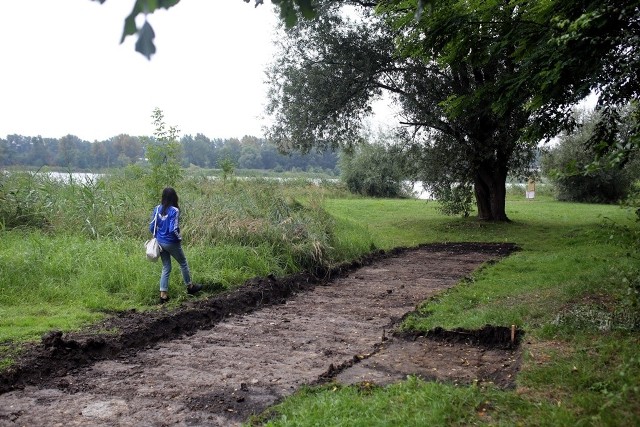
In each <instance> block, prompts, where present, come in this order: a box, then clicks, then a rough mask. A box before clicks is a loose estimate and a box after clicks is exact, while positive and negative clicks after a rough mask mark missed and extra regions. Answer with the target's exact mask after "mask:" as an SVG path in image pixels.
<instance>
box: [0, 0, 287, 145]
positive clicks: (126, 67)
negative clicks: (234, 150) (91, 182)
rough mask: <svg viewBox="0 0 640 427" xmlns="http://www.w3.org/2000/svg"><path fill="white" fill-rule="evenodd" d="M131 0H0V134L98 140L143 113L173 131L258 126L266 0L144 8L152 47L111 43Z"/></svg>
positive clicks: (266, 52) (137, 124)
mask: <svg viewBox="0 0 640 427" xmlns="http://www.w3.org/2000/svg"><path fill="white" fill-rule="evenodd" d="M133 3H134V0H107V1H106V2H105V3H104V4H102V5H101V4H100V3H99V2H96V1H90V0H1V1H0V61H1V62H0V64H1V65H0V137H1V138H4V137H6V135H8V134H20V135H25V136H37V135H41V136H43V137H52V138H59V137H61V136H64V135H67V134H72V135H76V136H78V137H79V138H81V139H84V140H88V141H94V140H104V139H107V138H110V137H112V136H116V135H118V134H121V133H126V134H129V135H134V136H140V135H151V134H153V126H152V119H151V113H152V111H153V109H154V108H155V107H158V108H160V109H161V110H163V112H164V114H165V122H166V124H167V125H170V126H177V127H178V129H179V130H180V132H181V135H184V134H191V135H195V134H196V133H203V134H205V135H206V136H208V137H210V138H229V137H238V138H240V137H242V136H244V135H254V136H262V134H263V132H262V125H263V124H264V123H265V121H264V120H263V119H262V118H261V116H263V114H264V113H263V112H264V104H265V102H266V96H265V93H266V85H265V84H264V82H265V79H266V78H265V75H264V70H265V65H266V64H268V62H269V60H270V59H271V58H272V55H273V49H272V39H273V34H274V27H275V24H276V21H277V16H276V14H275V13H274V12H273V9H272V8H273V6H272V5H271V2H268V1H267V2H265V3H264V5H262V6H260V7H258V8H254V2H253V1H251V2H250V3H245V2H244V1H242V0H184V1H181V2H180V3H179V4H178V5H176V6H174V7H173V8H171V9H169V10H168V11H166V10H160V11H157V12H155V13H154V14H152V15H150V16H149V22H150V23H151V25H152V26H153V28H154V30H155V33H156V38H155V44H156V48H157V52H156V54H155V55H154V56H153V57H152V59H151V61H148V60H147V59H146V58H145V57H144V56H142V55H141V54H139V53H137V52H135V49H134V43H135V36H130V37H128V38H127V41H125V43H123V44H120V43H119V42H120V37H121V35H122V28H123V25H124V19H125V17H126V16H127V15H128V14H129V13H130V11H131V9H132V7H133Z"/></svg>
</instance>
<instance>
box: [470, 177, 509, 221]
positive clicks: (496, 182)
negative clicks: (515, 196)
mask: <svg viewBox="0 0 640 427" xmlns="http://www.w3.org/2000/svg"><path fill="white" fill-rule="evenodd" d="M499 169H501V168H499ZM506 182H507V172H506V170H496V169H493V168H491V167H483V168H481V169H480V170H479V171H478V172H477V173H476V176H475V179H474V191H475V196H476V204H477V205H478V219H481V220H483V221H509V218H508V217H507V212H506V210H505V206H506V196H507V190H506Z"/></svg>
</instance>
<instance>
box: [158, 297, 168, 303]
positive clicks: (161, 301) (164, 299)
mask: <svg viewBox="0 0 640 427" xmlns="http://www.w3.org/2000/svg"><path fill="white" fill-rule="evenodd" d="M167 301H169V296H166V297H164V298H163V297H160V304H164V303H166V302H167Z"/></svg>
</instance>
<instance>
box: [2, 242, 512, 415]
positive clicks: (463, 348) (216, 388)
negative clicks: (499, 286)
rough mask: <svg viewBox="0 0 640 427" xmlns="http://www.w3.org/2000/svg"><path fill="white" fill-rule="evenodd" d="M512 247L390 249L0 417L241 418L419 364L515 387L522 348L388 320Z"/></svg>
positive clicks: (11, 401)
mask: <svg viewBox="0 0 640 427" xmlns="http://www.w3.org/2000/svg"><path fill="white" fill-rule="evenodd" d="M512 249H513V248H511V249H505V248H504V247H500V246H499V245H494V246H491V245H466V246H465V245H451V246H447V245H441V246H437V247H429V246H427V247H422V248H419V249H415V250H407V251H404V252H400V253H398V254H396V255H393V256H389V257H386V258H382V259H380V260H377V261H375V262H374V263H372V264H370V265H366V266H363V267H361V268H359V269H356V270H353V271H351V272H350V273H349V274H348V275H343V277H339V278H337V279H335V280H332V281H331V282H329V283H326V284H323V285H320V286H315V287H312V288H310V290H308V291H305V292H298V293H295V294H293V295H292V296H290V297H289V298H288V299H285V300H283V301H282V302H283V303H281V304H275V305H270V306H264V307H260V308H259V309H256V310H254V311H252V312H250V313H246V314H235V315H234V314H227V315H226V316H224V318H223V319H222V320H221V321H216V322H214V323H213V325H212V326H209V327H207V328H206V329H200V330H195V331H190V332H188V333H187V334H186V335H182V336H180V337H179V338H176V339H173V340H168V341H158V342H156V343H154V344H152V345H149V346H148V348H146V349H141V350H140V351H137V352H122V353H120V354H119V355H116V356H115V357H112V358H103V359H100V360H97V361H95V362H94V363H89V364H85V365H79V367H77V368H74V369H71V370H70V371H69V372H67V373H66V374H65V375H63V376H57V377H55V378H49V379H43V381H41V382H40V383H33V382H31V383H29V382H28V383H27V384H26V385H22V386H20V387H16V388H13V389H12V390H10V391H8V392H6V393H4V394H2V395H0V425H2V426H5V425H6V426H15V425H25V426H41V425H47V426H56V425H59V426H80V425H82V426H86V425H93V426H116V425H138V426H164V425H183V426H191V425H211V426H217V425H220V426H230V425H238V424H240V423H241V422H242V421H245V420H246V419H247V417H248V416H250V415H251V414H255V413H259V412H261V411H262V410H264V409H265V408H267V407H268V406H270V405H272V404H273V403H275V402H277V401H278V400H279V399H281V398H283V397H286V396H288V395H290V394H291V393H293V392H294V391H295V390H297V389H298V388H299V387H300V386H301V385H303V384H314V383H318V382H322V381H327V380H337V381H339V382H343V383H357V382H362V381H367V382H376V383H379V384H387V383H389V382H393V381H397V380H399V379H403V378H405V377H406V375H407V374H416V375H420V376H422V377H424V378H426V379H434V380H442V381H451V382H453V383H469V382H472V381H492V382H495V383H496V384H499V385H503V386H508V385H509V379H510V378H512V376H513V375H514V374H515V372H516V370H517V365H518V359H519V355H518V350H517V349H515V350H505V349H498V348H490V347H487V346H478V345H471V344H470V343H469V342H465V341H464V340H450V339H446V337H445V338H443V339H436V340H434V339H430V338H428V337H426V338H425V337H417V338H416V339H409V340H407V339H403V338H401V337H394V336H393V335H392V328H393V327H394V325H396V324H397V322H398V321H399V320H400V319H401V318H402V317H403V316H404V315H405V314H406V313H408V312H410V311H412V310H414V309H415V307H416V305H417V304H419V303H420V302H421V301H423V300H425V299H426V298H428V297H430V296H433V295H434V294H436V293H438V292H441V291H442V290H444V289H447V288H448V287H451V286H453V285H455V284H456V283H457V282H458V281H459V280H460V279H462V278H463V277H464V276H466V275H468V274H469V273H471V272H472V271H474V270H475V269H477V268H478V267H479V266H480V265H481V264H482V263H484V262H487V261H489V260H494V259H497V258H499V257H501V256H504V255H506V254H508V253H509V252H510V251H511V250H512Z"/></svg>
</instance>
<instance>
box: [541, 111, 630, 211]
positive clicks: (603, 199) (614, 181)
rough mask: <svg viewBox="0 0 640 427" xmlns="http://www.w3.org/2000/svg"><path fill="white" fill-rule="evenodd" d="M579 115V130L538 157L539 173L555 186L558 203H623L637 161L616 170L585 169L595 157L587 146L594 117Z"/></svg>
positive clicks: (561, 138) (591, 163)
mask: <svg viewBox="0 0 640 427" xmlns="http://www.w3.org/2000/svg"><path fill="white" fill-rule="evenodd" d="M583 115H584V116H583V117H582V121H583V125H582V126H581V127H580V129H578V130H577V131H576V132H574V133H572V134H568V135H562V136H561V137H560V142H559V144H558V145H557V146H556V147H554V148H553V149H551V150H550V151H549V152H548V153H547V154H546V155H544V156H543V157H542V162H541V163H542V172H543V173H544V174H546V175H547V176H549V178H550V179H551V181H552V182H553V184H554V185H555V188H556V197H557V199H558V200H561V201H571V202H588V203H614V202H618V201H620V200H623V199H625V198H626V197H627V196H628V195H629V192H630V190H631V186H632V183H633V180H634V175H637V165H636V163H637V159H636V158H633V157H631V158H630V159H629V161H628V162H626V163H625V164H623V165H618V166H617V167H599V168H593V167H589V166H590V165H593V164H594V162H595V161H596V153H595V152H594V151H593V150H592V149H591V148H590V147H589V144H588V141H589V139H590V137H591V135H592V134H593V132H594V127H595V124H596V115H595V113H590V114H586V113H583ZM579 119H580V118H579ZM636 157H637V156H636ZM635 178H636V179H637V176H635Z"/></svg>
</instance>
